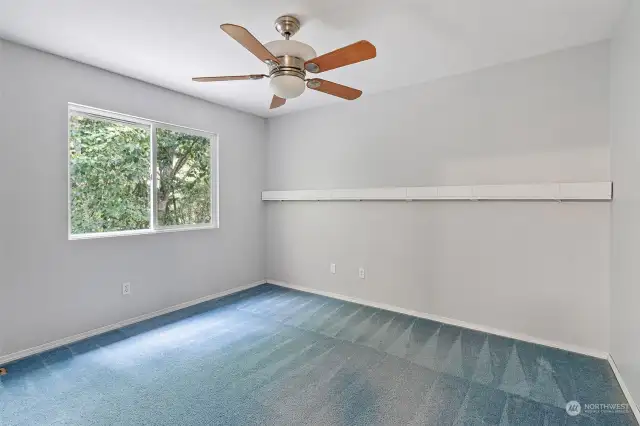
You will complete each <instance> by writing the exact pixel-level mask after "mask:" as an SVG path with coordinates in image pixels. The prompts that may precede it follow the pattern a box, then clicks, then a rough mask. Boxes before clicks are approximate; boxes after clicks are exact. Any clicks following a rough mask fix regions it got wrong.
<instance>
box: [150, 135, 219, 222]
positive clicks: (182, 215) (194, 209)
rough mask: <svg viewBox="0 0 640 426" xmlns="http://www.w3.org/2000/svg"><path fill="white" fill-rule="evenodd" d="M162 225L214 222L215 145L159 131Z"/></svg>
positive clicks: (157, 142) (190, 136) (160, 218)
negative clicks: (212, 186)
mask: <svg viewBox="0 0 640 426" xmlns="http://www.w3.org/2000/svg"><path fill="white" fill-rule="evenodd" d="M156 144H157V147H158V154H157V181H158V183H159V188H158V193H157V194H158V202H157V205H158V225H160V226H171V225H192V224H199V223H209V222H211V143H210V141H209V139H208V138H205V137H202V136H193V135H190V134H187V133H180V132H174V131H172V130H167V129H161V128H159V129H157V133H156Z"/></svg>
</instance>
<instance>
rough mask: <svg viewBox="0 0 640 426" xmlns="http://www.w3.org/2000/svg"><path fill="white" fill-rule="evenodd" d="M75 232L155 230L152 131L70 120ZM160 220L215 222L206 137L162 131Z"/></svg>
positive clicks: (158, 137)
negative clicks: (151, 159)
mask: <svg viewBox="0 0 640 426" xmlns="http://www.w3.org/2000/svg"><path fill="white" fill-rule="evenodd" d="M69 127H70V134H69V149H70V160H69V161H70V180H71V232H72V234H84V233H96V232H112V231H125V230H136V229H148V228H150V212H151V207H150V192H149V191H150V186H151V185H150V176H151V161H150V149H151V143H150V129H149V128H148V127H144V126H138V125H135V124H127V123H120V122H117V121H109V120H103V119H99V118H93V117H85V116H79V115H74V116H72V117H71V119H70V125H69ZM156 141H157V155H156V164H157V168H156V179H157V183H158V189H157V192H156V197H157V206H158V210H157V223H158V226H173V225H190V224H202V223H210V221H211V152H210V148H211V144H210V141H209V139H207V138H205V137H201V136H193V135H189V134H186V133H181V132H175V131H172V130H167V129H161V128H158V129H157V134H156Z"/></svg>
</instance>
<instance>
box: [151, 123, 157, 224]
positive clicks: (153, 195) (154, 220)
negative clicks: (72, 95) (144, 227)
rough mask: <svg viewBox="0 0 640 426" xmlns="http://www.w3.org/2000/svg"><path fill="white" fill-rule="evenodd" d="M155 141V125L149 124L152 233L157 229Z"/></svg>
mask: <svg viewBox="0 0 640 426" xmlns="http://www.w3.org/2000/svg"><path fill="white" fill-rule="evenodd" d="M157 148H158V145H157V140H156V123H153V122H152V123H151V150H150V151H151V191H150V196H151V214H150V222H151V223H150V227H151V230H152V231H155V230H156V229H158V217H157V216H158V215H157V212H158V194H157V191H158V182H157V180H158V176H157V173H156V169H157V163H158V159H157V154H156V153H157Z"/></svg>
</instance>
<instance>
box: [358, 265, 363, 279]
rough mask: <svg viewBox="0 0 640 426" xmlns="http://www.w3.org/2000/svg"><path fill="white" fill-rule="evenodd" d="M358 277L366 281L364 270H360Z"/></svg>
mask: <svg viewBox="0 0 640 426" xmlns="http://www.w3.org/2000/svg"><path fill="white" fill-rule="evenodd" d="M358 276H359V277H360V279H363V280H364V268H360V269H358Z"/></svg>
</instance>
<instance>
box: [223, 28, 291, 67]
mask: <svg viewBox="0 0 640 426" xmlns="http://www.w3.org/2000/svg"><path fill="white" fill-rule="evenodd" d="M220 28H221V29H222V31H224V32H225V33H227V34H229V36H231V38H233V39H234V40H235V41H237V42H238V43H240V44H241V45H242V46H244V48H245V49H247V50H248V51H249V52H251V53H253V54H254V55H255V56H256V57H257V58H258V59H260V60H261V61H262V62H267V63H268V62H269V61H273V62H275V63H276V64H279V63H280V61H278V58H276V57H275V56H273V54H272V53H271V52H269V50H268V49H267V48H266V47H264V45H263V44H262V43H260V42H259V41H258V39H257V38H255V37H254V36H253V35H252V34H251V33H250V32H249V31H247V29H246V28H244V27H241V26H239V25H233V24H222V25H220Z"/></svg>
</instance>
